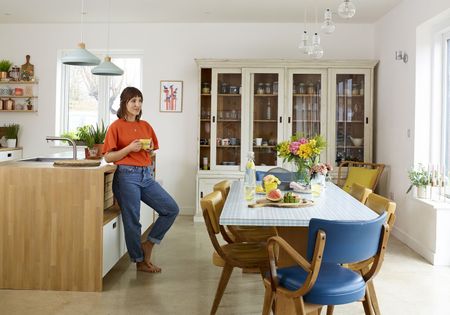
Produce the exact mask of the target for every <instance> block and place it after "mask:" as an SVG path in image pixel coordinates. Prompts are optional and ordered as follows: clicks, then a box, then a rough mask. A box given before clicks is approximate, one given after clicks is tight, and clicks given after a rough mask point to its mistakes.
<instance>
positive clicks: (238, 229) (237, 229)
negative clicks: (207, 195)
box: [214, 180, 277, 243]
mask: <svg viewBox="0 0 450 315" xmlns="http://www.w3.org/2000/svg"><path fill="white" fill-rule="evenodd" d="M230 187H231V182H230V181H229V180H223V181H221V182H219V183H217V184H215V185H214V191H220V192H221V193H222V199H223V200H222V202H221V203H220V205H219V212H220V213H221V212H222V208H223V205H224V204H225V200H226V198H227V197H228V193H229V192H230ZM221 233H222V237H223V238H224V239H225V241H227V242H228V243H232V242H266V241H267V240H268V239H269V237H272V236H275V235H277V229H276V228H275V227H257V226H227V227H226V228H225V227H222V231H221ZM224 234H225V235H224Z"/></svg>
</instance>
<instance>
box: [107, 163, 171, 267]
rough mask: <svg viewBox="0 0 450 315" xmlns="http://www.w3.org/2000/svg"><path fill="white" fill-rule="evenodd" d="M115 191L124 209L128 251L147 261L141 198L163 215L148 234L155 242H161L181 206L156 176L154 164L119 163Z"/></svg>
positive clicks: (136, 257)
mask: <svg viewBox="0 0 450 315" xmlns="http://www.w3.org/2000/svg"><path fill="white" fill-rule="evenodd" d="M113 192H114V196H115V197H116V199H117V202H118V203H119V206H120V208H121V210H122V221H123V225H124V229H125V243H126V244H127V249H128V254H129V255H130V258H131V260H132V261H134V262H141V261H143V260H144V254H143V251H142V247H141V224H140V223H139V218H140V212H141V200H142V201H143V202H144V203H145V204H147V205H148V206H150V207H151V208H153V209H154V210H155V211H156V212H157V213H158V214H159V216H158V219H157V220H156V222H155V223H154V224H153V227H152V229H151V231H150V233H149V234H148V237H147V239H148V240H149V241H151V242H152V243H154V244H159V243H160V242H161V240H162V239H163V237H164V235H165V234H166V232H167V231H168V230H169V229H170V227H171V226H172V224H173V222H174V221H175V218H176V216H177V215H178V212H179V209H178V206H177V204H176V202H175V200H173V198H172V197H171V196H170V195H169V194H168V193H167V192H166V191H165V190H164V189H163V188H162V187H161V186H160V185H159V184H158V183H157V182H156V181H155V180H154V179H153V176H152V169H151V168H150V167H141V166H129V165H118V166H117V170H116V172H115V174H114V180H113Z"/></svg>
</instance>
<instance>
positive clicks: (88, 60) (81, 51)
mask: <svg viewBox="0 0 450 315" xmlns="http://www.w3.org/2000/svg"><path fill="white" fill-rule="evenodd" d="M84 14H85V12H84V0H81V23H80V27H81V42H80V43H79V44H78V48H77V49H75V50H73V51H71V52H70V53H69V54H67V55H66V56H64V57H62V58H61V61H62V63H63V64H65V65H71V66H96V65H98V64H99V63H100V59H98V58H97V57H96V56H95V55H93V54H92V53H90V52H89V51H87V50H86V45H85V44H84V42H83V16H84Z"/></svg>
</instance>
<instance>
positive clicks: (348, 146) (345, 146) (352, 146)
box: [336, 145, 364, 149]
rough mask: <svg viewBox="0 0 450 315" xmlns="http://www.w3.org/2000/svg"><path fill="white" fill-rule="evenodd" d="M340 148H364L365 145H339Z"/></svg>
mask: <svg viewBox="0 0 450 315" xmlns="http://www.w3.org/2000/svg"><path fill="white" fill-rule="evenodd" d="M336 148H338V149H364V146H362V145H360V146H355V145H337V146H336Z"/></svg>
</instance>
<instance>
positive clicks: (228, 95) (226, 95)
mask: <svg viewBox="0 0 450 315" xmlns="http://www.w3.org/2000/svg"><path fill="white" fill-rule="evenodd" d="M208 95H209V94H208ZM217 96H224V97H230V96H234V97H236V96H239V97H240V96H241V94H217Z"/></svg>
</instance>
